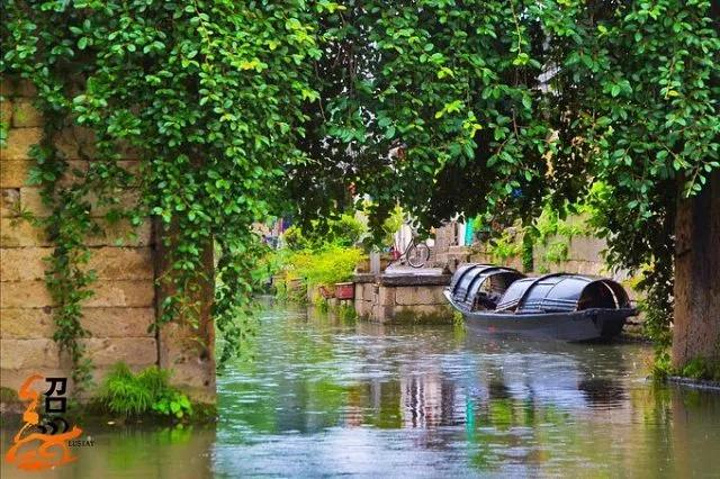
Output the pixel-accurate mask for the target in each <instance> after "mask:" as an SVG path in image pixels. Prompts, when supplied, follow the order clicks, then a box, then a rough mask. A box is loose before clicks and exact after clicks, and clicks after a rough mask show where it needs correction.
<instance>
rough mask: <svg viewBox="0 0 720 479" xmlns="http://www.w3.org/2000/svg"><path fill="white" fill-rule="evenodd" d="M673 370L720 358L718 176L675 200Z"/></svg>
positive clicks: (714, 174)
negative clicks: (693, 194)
mask: <svg viewBox="0 0 720 479" xmlns="http://www.w3.org/2000/svg"><path fill="white" fill-rule="evenodd" d="M675 232H676V238H675V240H676V241H675V321H674V326H673V347H672V359H673V365H674V366H676V367H682V366H683V365H685V364H687V363H688V361H690V360H692V359H694V358H699V357H702V358H708V359H716V360H718V359H720V172H718V171H715V172H714V173H713V174H712V176H711V177H710V178H709V179H708V183H707V184H706V185H705V187H704V189H703V191H702V192H701V193H700V194H699V195H698V196H696V197H694V198H690V199H687V198H682V197H680V198H679V199H678V211H677V220H676V225H675Z"/></svg>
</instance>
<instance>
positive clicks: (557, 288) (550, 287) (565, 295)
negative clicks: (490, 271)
mask: <svg viewBox="0 0 720 479" xmlns="http://www.w3.org/2000/svg"><path fill="white" fill-rule="evenodd" d="M628 307H630V300H629V298H628V295H627V293H626V292H625V290H624V289H623V287H622V286H620V285H619V284H618V283H616V282H615V281H612V280H610V279H601V278H594V277H592V276H583V275H577V274H567V273H556V274H548V275H545V276H541V277H539V278H525V279H520V280H518V281H515V282H513V283H512V284H511V285H510V287H509V288H508V289H507V291H506V292H505V294H503V296H502V298H501V300H500V301H499V302H498V305H497V308H496V309H497V311H507V312H512V311H514V312H516V313H520V314H523V313H553V312H572V311H580V310H584V309H591V308H606V309H620V308H628Z"/></svg>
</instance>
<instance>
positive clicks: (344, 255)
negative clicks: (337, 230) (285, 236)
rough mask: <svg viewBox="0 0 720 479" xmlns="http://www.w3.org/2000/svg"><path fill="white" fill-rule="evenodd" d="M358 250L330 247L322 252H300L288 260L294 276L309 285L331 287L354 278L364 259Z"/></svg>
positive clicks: (289, 268)
mask: <svg viewBox="0 0 720 479" xmlns="http://www.w3.org/2000/svg"><path fill="white" fill-rule="evenodd" d="M363 256H364V255H363V252H362V251H360V249H358V248H354V247H351V248H348V247H343V246H337V245H330V246H327V247H326V248H324V249H322V250H320V251H308V250H305V251H299V252H296V253H294V254H292V255H291V256H290V257H289V258H288V265H287V267H288V270H289V271H290V272H291V274H292V276H295V277H296V278H300V279H302V280H303V281H304V282H305V283H306V284H309V285H326V286H331V285H333V284H335V283H340V282H343V281H348V280H349V279H351V278H352V275H353V271H354V270H355V265H357V263H358V262H359V261H360V260H361V259H362V258H363Z"/></svg>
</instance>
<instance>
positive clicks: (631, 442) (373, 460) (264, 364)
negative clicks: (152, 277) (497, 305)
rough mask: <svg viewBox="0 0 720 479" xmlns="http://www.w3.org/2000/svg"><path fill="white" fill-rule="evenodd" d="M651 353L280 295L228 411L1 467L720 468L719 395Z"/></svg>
mask: <svg viewBox="0 0 720 479" xmlns="http://www.w3.org/2000/svg"><path fill="white" fill-rule="evenodd" d="M651 355H652V351H651V350H650V348H648V347H647V346H644V345H638V344H613V345H577V344H576V345H572V344H561V343H554V342H529V341H520V340H513V339H509V338H502V337H478V336H477V335H476V334H475V333H471V332H468V331H465V329H464V328H463V327H461V326H397V325H378V324H370V323H365V322H353V321H344V320H342V319H338V318H333V317H332V316H328V315H325V314H320V313H317V314H316V313H313V312H310V313H308V312H307V311H305V310H299V309H293V308H290V307H284V306H273V305H269V306H268V307H267V309H266V310H265V312H264V313H263V315H262V318H261V326H260V328H259V331H258V334H257V336H256V337H254V339H252V340H251V341H250V343H249V344H247V346H246V356H248V357H246V358H243V359H242V360H238V361H236V362H235V363H233V364H232V365H231V366H230V367H229V368H228V370H227V371H226V372H225V373H224V374H223V375H222V376H221V377H219V379H218V406H219V414H220V418H219V421H218V423H217V425H216V426H213V427H185V428H173V429H170V428H142V427H133V428H127V427H118V426H115V427H111V426H107V425H95V426H92V425H86V426H85V430H86V432H87V433H88V434H89V435H90V436H91V437H92V440H93V442H94V445H93V446H92V447H82V448H76V449H75V450H74V452H75V453H76V454H77V455H78V460H77V461H76V462H75V463H73V464H70V465H66V466H62V467H59V468H58V469H56V470H54V471H51V472H48V473H32V474H28V473H20V472H17V471H15V470H14V469H12V468H11V467H9V466H7V465H5V464H3V466H2V478H3V479H9V478H14V477H36V478H42V477H58V478H86V477H87V478H145V477H148V478H153V477H159V478H168V479H169V478H173V479H181V478H188V479H190V478H204V477H218V478H224V477H313V478H314V477H340V476H344V477H372V478H376V477H377V478H384V477H403V478H410V477H442V478H445V477H592V478H594V477H678V478H689V477H720V394H718V393H714V394H711V393H707V392H701V391H696V390H690V389H685V388H683V389H681V388H678V387H672V386H656V385H654V384H653V383H652V382H651V381H649V380H647V375H648V363H649V361H650V359H651ZM13 432H14V431H8V430H5V428H4V429H3V432H2V441H3V451H4V450H5V449H6V447H7V444H8V441H9V440H10V438H11V435H12V433H13Z"/></svg>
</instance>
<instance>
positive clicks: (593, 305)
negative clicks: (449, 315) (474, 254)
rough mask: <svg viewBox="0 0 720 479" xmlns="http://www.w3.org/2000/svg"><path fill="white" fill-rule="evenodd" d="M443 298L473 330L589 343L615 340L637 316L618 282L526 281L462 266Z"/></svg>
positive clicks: (579, 278) (562, 276) (506, 272)
mask: <svg viewBox="0 0 720 479" xmlns="http://www.w3.org/2000/svg"><path fill="white" fill-rule="evenodd" d="M445 297H446V298H447V299H448V301H449V302H450V304H451V305H452V306H453V307H454V308H455V309H457V310H458V311H460V312H461V313H462V314H463V316H464V317H465V319H466V322H467V325H468V327H470V328H479V329H481V330H483V331H485V332H505V333H514V334H522V335H531V336H540V337H550V338H555V339H560V340H564V341H589V340H595V339H610V338H612V337H614V336H617V335H618V334H620V332H621V331H622V328H623V326H624V325H625V320H626V319H627V318H628V317H629V316H634V315H635V314H636V310H635V309H634V308H632V307H630V300H629V299H628V295H627V293H626V292H625V290H624V289H623V287H622V286H621V285H620V284H618V283H617V282H615V281H613V280H610V279H606V278H596V277H593V276H585V275H578V274H568V273H554V274H547V275H544V276H540V277H531V278H529V277H526V276H525V275H524V274H522V273H520V272H519V271H517V270H514V269H512V268H506V267H501V266H494V265H489V264H479V263H469V264H465V265H462V266H461V267H460V268H458V270H457V271H456V272H455V274H454V275H453V277H452V280H451V282H450V286H448V287H447V288H446V289H445Z"/></svg>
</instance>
